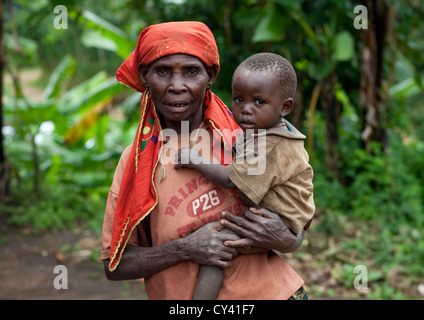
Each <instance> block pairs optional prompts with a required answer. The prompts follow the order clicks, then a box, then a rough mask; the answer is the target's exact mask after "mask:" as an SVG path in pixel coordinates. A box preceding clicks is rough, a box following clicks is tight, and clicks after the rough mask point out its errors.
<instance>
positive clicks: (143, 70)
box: [138, 63, 149, 88]
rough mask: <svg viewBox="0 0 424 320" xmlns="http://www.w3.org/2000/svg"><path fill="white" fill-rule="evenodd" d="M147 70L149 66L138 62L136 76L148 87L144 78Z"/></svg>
mask: <svg viewBox="0 0 424 320" xmlns="http://www.w3.org/2000/svg"><path fill="white" fill-rule="evenodd" d="M147 72H149V67H148V66H146V65H144V64H141V63H139V64H138V76H139V77H140V81H141V83H142V84H143V86H144V87H145V88H149V84H148V82H147V80H146V75H147Z"/></svg>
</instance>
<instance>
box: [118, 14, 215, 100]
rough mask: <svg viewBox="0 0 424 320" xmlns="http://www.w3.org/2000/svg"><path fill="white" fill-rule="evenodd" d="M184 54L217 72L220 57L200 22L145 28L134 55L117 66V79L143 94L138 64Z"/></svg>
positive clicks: (207, 30)
mask: <svg viewBox="0 0 424 320" xmlns="http://www.w3.org/2000/svg"><path fill="white" fill-rule="evenodd" d="M174 54H186V55H190V56H194V57H196V58H198V59H199V60H200V61H202V63H204V65H205V66H206V67H213V68H214V69H215V70H216V73H218V71H219V54H218V48H217V45H216V42H215V38H214V36H213V34H212V32H211V30H210V29H209V28H208V27H207V26H206V25H205V24H204V23H201V22H197V21H179V22H166V23H160V24H155V25H151V26H148V27H147V28H145V29H144V30H143V31H142V32H141V34H140V37H139V38H138V42H137V46H136V48H135V50H134V52H133V53H131V55H130V56H129V57H128V58H127V59H126V60H125V61H124V63H123V64H122V65H121V66H120V67H119V69H118V72H117V74H116V78H117V79H118V80H119V81H121V82H123V83H124V84H126V85H128V86H130V87H132V88H134V89H135V90H137V91H140V92H143V91H144V90H145V89H146V88H145V87H144V85H143V83H142V81H141V80H140V77H139V74H138V70H139V64H141V65H144V66H150V65H151V64H152V63H153V62H155V61H156V60H158V59H160V58H162V57H166V56H170V55H174Z"/></svg>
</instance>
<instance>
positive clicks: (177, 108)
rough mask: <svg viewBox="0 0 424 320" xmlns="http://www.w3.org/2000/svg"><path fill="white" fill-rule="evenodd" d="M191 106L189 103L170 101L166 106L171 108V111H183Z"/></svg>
mask: <svg viewBox="0 0 424 320" xmlns="http://www.w3.org/2000/svg"><path fill="white" fill-rule="evenodd" d="M189 106H190V104H189V103H168V104H166V107H167V108H168V109H169V111H172V112H177V113H181V112H184V111H186V110H187V109H188V107H189Z"/></svg>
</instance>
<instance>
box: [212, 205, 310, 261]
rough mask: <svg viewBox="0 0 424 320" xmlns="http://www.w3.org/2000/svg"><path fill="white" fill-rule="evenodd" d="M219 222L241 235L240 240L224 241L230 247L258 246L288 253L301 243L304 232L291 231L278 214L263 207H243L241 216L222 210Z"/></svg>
mask: <svg viewBox="0 0 424 320" xmlns="http://www.w3.org/2000/svg"><path fill="white" fill-rule="evenodd" d="M220 222H221V225H222V226H224V227H225V228H227V229H230V230H232V231H234V232H235V233H236V234H238V235H239V236H240V237H241V239H240V240H234V241H232V240H229V241H225V245H227V246H229V247H231V248H249V247H258V248H266V249H269V250H277V251H279V252H281V253H288V252H293V251H295V250H296V249H297V248H298V247H299V246H300V245H301V243H302V241H303V236H304V232H302V233H300V234H298V235H294V234H293V233H291V232H290V230H289V228H288V227H287V226H286V225H285V224H284V222H283V221H282V220H281V218H280V217H279V216H278V214H276V213H274V212H271V211H269V210H266V209H265V208H245V209H244V215H243V216H241V217H239V216H236V215H234V214H232V213H231V212H224V213H223V219H221V221H220Z"/></svg>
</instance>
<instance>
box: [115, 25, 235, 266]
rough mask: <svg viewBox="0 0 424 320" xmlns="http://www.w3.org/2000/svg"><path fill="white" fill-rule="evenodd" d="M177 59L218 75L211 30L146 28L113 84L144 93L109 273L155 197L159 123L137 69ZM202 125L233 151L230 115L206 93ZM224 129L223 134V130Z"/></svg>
mask: <svg viewBox="0 0 424 320" xmlns="http://www.w3.org/2000/svg"><path fill="white" fill-rule="evenodd" d="M177 53H183V54H188V55H192V56H195V57H196V58H198V59H199V60H201V61H202V62H203V63H204V64H205V65H206V66H207V67H211V66H216V67H218V70H219V55H218V48H217V46H216V43H215V38H214V36H213V34H212V32H211V31H210V29H209V28H208V27H207V26H206V25H205V24H203V23H201V22H192V21H190V22H167V23H161V24H157V25H151V26H149V27H147V28H145V29H144V30H143V31H142V32H141V34H140V37H139V39H138V42H137V46H136V48H135V50H134V52H133V53H131V54H130V55H129V57H128V58H127V59H126V60H125V61H124V63H123V64H122V65H121V66H120V67H119V69H118V72H117V74H116V78H117V79H118V80H119V81H120V82H122V83H124V84H126V85H128V86H130V87H132V88H134V89H135V90H137V91H140V92H142V93H143V95H142V97H141V107H142V109H141V118H140V123H139V125H138V129H137V134H136V136H135V139H134V142H133V144H132V149H131V153H130V155H129V158H128V161H127V164H126V166H125V171H124V174H123V176H122V181H121V186H120V190H119V196H118V202H117V205H116V209H115V216H114V220H113V230H112V242H111V251H110V264H109V269H110V270H111V271H113V270H114V269H116V267H117V266H118V264H119V261H120V259H121V256H122V253H123V251H124V249H125V246H126V244H127V242H128V239H129V237H130V235H131V233H132V231H133V230H134V228H135V227H136V226H137V225H138V224H139V223H140V222H141V221H142V220H143V219H144V218H145V217H146V216H147V215H148V214H149V213H150V212H151V211H152V210H153V209H154V208H155V206H156V203H157V193H156V189H155V185H154V183H153V181H154V174H155V169H156V165H157V162H158V155H159V150H160V147H161V143H157V142H158V136H159V132H160V130H161V125H160V120H159V117H158V115H157V113H156V109H155V107H154V105H153V102H152V99H151V98H150V93H149V91H148V90H146V89H145V88H144V87H143V85H142V83H141V81H140V78H139V75H138V64H139V63H142V64H144V65H150V64H151V63H152V62H154V61H155V60H157V59H159V58H161V57H164V56H168V55H172V54H177ZM203 105H204V107H205V112H204V121H205V122H206V123H207V124H208V126H209V127H210V129H212V130H213V133H214V137H215V138H218V139H222V140H223V142H224V146H227V147H231V145H232V143H233V138H234V137H233V135H231V134H230V132H231V131H234V130H238V129H239V127H238V126H237V124H236V123H235V121H234V119H233V117H232V116H231V112H230V111H229V110H228V108H227V107H226V106H225V104H224V103H223V102H222V101H221V100H220V99H219V98H218V97H217V96H216V95H215V94H213V93H212V92H211V91H210V90H208V91H207V92H206V94H205V99H204V101H203ZM224 129H227V130H224Z"/></svg>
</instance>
